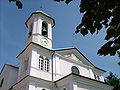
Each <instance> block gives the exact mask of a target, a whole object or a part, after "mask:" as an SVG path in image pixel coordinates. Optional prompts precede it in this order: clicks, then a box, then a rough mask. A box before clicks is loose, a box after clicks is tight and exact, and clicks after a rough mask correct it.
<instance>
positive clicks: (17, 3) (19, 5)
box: [16, 0, 23, 9]
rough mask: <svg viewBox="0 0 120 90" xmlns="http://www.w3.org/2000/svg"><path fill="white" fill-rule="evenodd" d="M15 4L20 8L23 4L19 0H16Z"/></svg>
mask: <svg viewBox="0 0 120 90" xmlns="http://www.w3.org/2000/svg"><path fill="white" fill-rule="evenodd" d="M16 6H18V9H22V7H23V4H22V3H21V2H20V1H18V0H17V1H16Z"/></svg>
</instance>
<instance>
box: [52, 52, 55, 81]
mask: <svg viewBox="0 0 120 90" xmlns="http://www.w3.org/2000/svg"><path fill="white" fill-rule="evenodd" d="M54 54H55V51H53V54H52V81H54V73H53V57H54Z"/></svg>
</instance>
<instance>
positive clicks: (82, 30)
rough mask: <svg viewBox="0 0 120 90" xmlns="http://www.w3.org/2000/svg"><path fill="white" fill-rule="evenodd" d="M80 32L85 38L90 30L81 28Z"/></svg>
mask: <svg viewBox="0 0 120 90" xmlns="http://www.w3.org/2000/svg"><path fill="white" fill-rule="evenodd" d="M80 32H81V34H82V35H83V36H85V35H87V34H88V30H87V29H85V28H81V30H80Z"/></svg>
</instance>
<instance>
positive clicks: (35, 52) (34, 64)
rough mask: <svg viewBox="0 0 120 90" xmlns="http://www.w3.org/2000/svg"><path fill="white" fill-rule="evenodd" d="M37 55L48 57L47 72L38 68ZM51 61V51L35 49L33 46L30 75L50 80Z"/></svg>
mask: <svg viewBox="0 0 120 90" xmlns="http://www.w3.org/2000/svg"><path fill="white" fill-rule="evenodd" d="M39 55H41V56H46V57H47V58H48V59H49V61H50V62H49V64H50V66H49V72H46V71H43V70H40V69H39V67H38V66H39ZM51 64H52V62H51V53H50V52H48V51H46V50H44V49H42V48H41V50H39V49H36V48H33V50H32V57H31V65H30V75H31V76H34V77H38V78H42V79H45V80H50V81H51V80H52V74H51V73H52V71H51V69H52V66H51Z"/></svg>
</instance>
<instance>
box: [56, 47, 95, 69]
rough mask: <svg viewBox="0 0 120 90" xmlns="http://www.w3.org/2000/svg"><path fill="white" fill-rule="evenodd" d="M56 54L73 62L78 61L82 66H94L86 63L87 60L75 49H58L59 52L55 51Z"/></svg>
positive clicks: (88, 62)
mask: <svg viewBox="0 0 120 90" xmlns="http://www.w3.org/2000/svg"><path fill="white" fill-rule="evenodd" d="M57 53H58V54H60V55H61V56H64V57H66V58H68V59H71V60H74V61H79V62H80V63H82V64H84V65H87V66H92V67H94V65H93V64H92V63H91V62H90V61H88V59H87V58H85V57H84V56H83V55H82V53H80V52H79V51H78V50H77V49H76V48H66V49H59V50H57Z"/></svg>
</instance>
